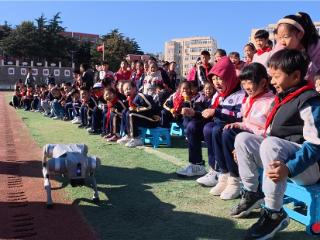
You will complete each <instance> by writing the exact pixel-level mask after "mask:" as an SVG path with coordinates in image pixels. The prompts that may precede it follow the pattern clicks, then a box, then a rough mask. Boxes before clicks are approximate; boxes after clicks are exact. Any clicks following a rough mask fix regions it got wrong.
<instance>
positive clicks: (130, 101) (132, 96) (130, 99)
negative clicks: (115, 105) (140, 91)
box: [127, 95, 137, 108]
mask: <svg viewBox="0 0 320 240" xmlns="http://www.w3.org/2000/svg"><path fill="white" fill-rule="evenodd" d="M135 96H136V95H130V96H128V97H127V100H128V104H129V107H132V108H136V107H137V106H136V105H135V104H134V103H133V99H134V98H135Z"/></svg>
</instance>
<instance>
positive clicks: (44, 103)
mask: <svg viewBox="0 0 320 240" xmlns="http://www.w3.org/2000/svg"><path fill="white" fill-rule="evenodd" d="M54 87H55V85H54V84H49V85H48V90H47V94H45V97H44V98H41V107H42V109H43V111H44V113H43V115H44V116H47V117H48V116H50V115H51V102H52V101H53V99H54V97H53V96H52V93H51V90H52V89H53V88H54Z"/></svg>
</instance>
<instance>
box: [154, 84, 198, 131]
mask: <svg viewBox="0 0 320 240" xmlns="http://www.w3.org/2000/svg"><path fill="white" fill-rule="evenodd" d="M191 97H192V95H191V83H190V82H189V81H185V82H181V83H180V84H179V86H178V89H177V91H176V92H175V93H174V94H172V95H171V96H170V97H169V98H168V99H167V100H166V101H165V103H164V104H163V108H164V109H163V110H162V111H161V124H160V126H161V127H163V128H170V125H171V123H172V122H176V123H177V124H179V125H182V124H183V116H182V114H181V110H182V108H191Z"/></svg>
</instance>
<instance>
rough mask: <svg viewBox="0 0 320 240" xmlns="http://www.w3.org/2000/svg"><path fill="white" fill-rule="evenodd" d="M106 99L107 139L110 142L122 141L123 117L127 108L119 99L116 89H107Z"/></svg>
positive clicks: (105, 92)
mask: <svg viewBox="0 0 320 240" xmlns="http://www.w3.org/2000/svg"><path fill="white" fill-rule="evenodd" d="M104 99H105V101H106V103H107V112H106V116H105V129H106V136H105V139H106V140H107V141H108V142H115V141H117V140H118V139H120V123H121V117H122V112H123V111H124V110H125V109H126V106H125V105H124V103H123V102H122V101H121V100H120V99H119V98H118V95H117V91H116V90H115V89H114V88H107V89H105V91H104Z"/></svg>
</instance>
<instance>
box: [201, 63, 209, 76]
mask: <svg viewBox="0 0 320 240" xmlns="http://www.w3.org/2000/svg"><path fill="white" fill-rule="evenodd" d="M202 67H203V68H204V69H205V70H206V76H208V73H209V72H210V69H211V68H210V67H211V65H210V64H209V63H208V64H206V65H205V64H202Z"/></svg>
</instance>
